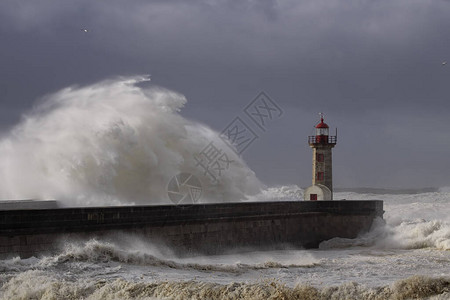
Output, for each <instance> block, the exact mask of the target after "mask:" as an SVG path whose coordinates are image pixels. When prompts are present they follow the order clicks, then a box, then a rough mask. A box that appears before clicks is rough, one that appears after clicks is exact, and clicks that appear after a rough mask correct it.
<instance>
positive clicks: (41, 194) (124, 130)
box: [0, 76, 262, 206]
mask: <svg viewBox="0 0 450 300" xmlns="http://www.w3.org/2000/svg"><path fill="white" fill-rule="evenodd" d="M146 80H148V78H147V77H145V76H137V77H125V78H117V79H114V80H106V81H102V82H99V83H96V84H93V85H90V86H84V87H75V86H74V87H68V88H65V89H62V90H60V91H59V92H56V93H54V94H51V95H48V96H46V97H45V98H43V99H42V100H41V102H40V103H39V104H37V105H36V107H35V108H34V109H33V110H32V111H31V112H29V113H28V114H26V115H25V116H23V119H22V122H21V123H20V124H18V125H17V126H16V127H15V128H14V129H13V130H12V131H11V132H10V133H9V134H7V135H6V136H4V137H2V138H1V140H0V198H1V199H57V200H60V203H61V204H63V205H78V206H79V205H90V206H92V205H111V204H117V205H121V204H130V203H135V204H156V203H171V202H170V200H169V198H168V195H167V185H168V183H169V181H170V179H171V178H173V177H174V176H175V175H177V174H179V173H180V172H188V173H192V174H194V175H195V176H197V177H198V178H199V179H200V181H201V183H202V189H203V194H202V195H203V196H202V197H201V199H199V202H226V201H238V200H241V199H245V197H246V196H247V195H252V194H256V193H257V192H259V190H260V188H261V187H262V185H261V183H260V182H259V181H258V179H257V178H256V176H255V174H254V172H253V171H251V170H250V169H249V168H248V167H247V166H246V164H245V163H244V162H243V161H242V159H241V158H239V157H238V156H237V155H236V154H235V153H234V152H233V151H232V149H230V148H229V147H228V146H227V145H226V144H225V143H223V141H222V140H221V139H220V138H219V137H218V134H217V132H215V131H213V130H212V129H210V128H208V127H207V126H204V125H202V124H199V123H196V122H193V121H189V120H187V119H185V118H183V117H182V116H181V115H180V114H179V111H180V109H181V108H182V107H183V106H184V105H185V103H186V98H185V97H184V96H183V95H181V94H178V93H176V92H173V91H170V90H167V89H164V88H161V87H155V86H154V87H150V88H143V87H139V86H137V84H138V83H140V82H143V81H146ZM210 142H213V143H214V145H215V146H216V147H218V148H220V149H221V150H222V151H226V153H227V155H228V158H229V159H230V160H231V161H232V162H231V163H230V166H229V169H227V170H226V171H223V172H222V174H221V177H220V178H219V180H218V181H217V182H211V179H210V178H209V177H208V176H206V174H205V173H204V170H202V169H201V168H200V167H199V166H197V165H196V161H195V159H194V155H196V154H198V153H200V152H201V151H202V150H203V149H204V148H205V147H206V146H207V145H208V144H209V143H210Z"/></svg>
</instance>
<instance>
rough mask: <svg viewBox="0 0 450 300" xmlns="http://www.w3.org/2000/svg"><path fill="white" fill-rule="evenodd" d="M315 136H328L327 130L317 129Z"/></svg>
mask: <svg viewBox="0 0 450 300" xmlns="http://www.w3.org/2000/svg"><path fill="white" fill-rule="evenodd" d="M316 135H328V128H317V130H316Z"/></svg>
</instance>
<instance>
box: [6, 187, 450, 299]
mask: <svg viewBox="0 0 450 300" xmlns="http://www.w3.org/2000/svg"><path fill="white" fill-rule="evenodd" d="M301 192H302V191H301V189H299V188H297V187H296V186H286V187H273V188H269V189H267V190H265V191H263V192H262V193H261V195H260V197H261V198H260V200H268V199H274V200H276V199H280V200H283V199H291V200H294V199H298V197H300V196H301ZM258 197H259V196H255V198H254V199H252V200H257V198H258ZM335 198H336V199H363V200H364V199H382V200H384V201H385V202H384V205H385V211H386V212H385V215H384V217H385V221H386V222H381V221H377V222H375V224H374V226H373V228H372V230H371V231H370V232H368V233H366V234H364V235H361V236H360V237H358V238H356V239H341V238H335V239H332V240H328V241H325V242H323V243H321V244H320V248H319V249H314V250H311V249H308V250H304V249H299V250H277V251H267V252H261V251H257V250H255V251H251V252H245V253H229V254H226V255H220V256H206V257H205V256H199V257H191V258H178V257H176V256H175V255H173V254H171V253H170V249H163V248H160V247H159V246H158V245H155V244H152V242H151V241H146V240H142V239H140V238H139V237H137V236H135V237H130V236H121V235H120V234H119V233H118V234H117V239H116V240H115V241H102V240H95V239H92V240H89V241H66V242H65V244H64V245H62V246H61V250H60V252H59V253H56V254H54V255H51V256H42V257H32V258H27V259H21V258H19V257H16V258H12V259H8V260H2V261H0V298H1V299H449V298H450V189H445V188H443V189H441V190H439V191H437V192H431V193H418V194H377V195H375V194H364V193H351V192H348V193H336V194H335Z"/></svg>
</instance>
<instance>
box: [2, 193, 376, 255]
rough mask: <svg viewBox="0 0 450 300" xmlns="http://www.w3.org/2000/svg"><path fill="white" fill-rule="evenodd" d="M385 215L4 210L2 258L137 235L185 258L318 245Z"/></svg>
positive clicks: (329, 209)
mask: <svg viewBox="0 0 450 300" xmlns="http://www.w3.org/2000/svg"><path fill="white" fill-rule="evenodd" d="M382 216H383V201H380V200H370V201H355V200H352V201H282V202H242V203H220V204H195V205H178V206H174V205H158V206H115V207H83V208H53V209H16V210H0V257H11V256H16V255H20V256H22V257H27V256H32V255H38V254H39V253H44V252H49V251H50V252H51V251H54V250H56V249H57V245H58V241H59V240H60V239H62V238H65V239H68V238H69V239H70V238H77V239H80V238H92V237H98V238H101V237H104V236H111V235H113V234H114V233H115V232H118V231H119V232H124V233H126V234H136V235H137V236H139V237H141V238H144V239H145V240H148V241H150V242H152V243H159V244H162V245H165V246H168V247H171V248H172V249H173V250H174V251H175V252H176V253H179V254H184V255H194V254H196V253H199V254H218V253H222V252H224V251H226V250H229V249H240V248H253V249H255V248H256V249H275V248H277V247H278V248H280V247H285V246H289V247H295V248H300V247H304V248H313V247H317V246H318V245H319V243H320V242H322V241H324V240H328V239H331V238H333V237H343V238H355V237H357V236H358V234H360V233H363V232H366V231H368V230H369V229H370V227H371V225H372V223H373V220H374V219H375V218H377V217H382Z"/></svg>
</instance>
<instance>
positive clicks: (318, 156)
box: [316, 153, 323, 162]
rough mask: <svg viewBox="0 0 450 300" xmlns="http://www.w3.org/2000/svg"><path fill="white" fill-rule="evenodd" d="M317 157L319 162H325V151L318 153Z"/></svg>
mask: <svg viewBox="0 0 450 300" xmlns="http://www.w3.org/2000/svg"><path fill="white" fill-rule="evenodd" d="M316 159H317V161H318V162H323V153H317V156H316Z"/></svg>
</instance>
